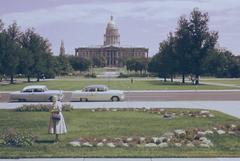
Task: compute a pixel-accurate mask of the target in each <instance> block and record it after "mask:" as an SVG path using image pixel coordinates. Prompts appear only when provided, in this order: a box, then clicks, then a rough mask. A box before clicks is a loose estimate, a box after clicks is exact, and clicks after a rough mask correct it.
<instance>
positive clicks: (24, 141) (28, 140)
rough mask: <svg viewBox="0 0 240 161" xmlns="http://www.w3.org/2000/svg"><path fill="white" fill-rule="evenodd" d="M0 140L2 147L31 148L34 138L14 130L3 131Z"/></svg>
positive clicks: (29, 133)
mask: <svg viewBox="0 0 240 161" xmlns="http://www.w3.org/2000/svg"><path fill="white" fill-rule="evenodd" d="M1 140H2V143H3V144H4V145H11V146H31V145H33V143H34V141H35V140H36V137H35V136H33V135H32V133H31V132H29V131H28V132H19V131H17V130H16V129H14V128H7V129H4V130H3V131H2V133H1Z"/></svg>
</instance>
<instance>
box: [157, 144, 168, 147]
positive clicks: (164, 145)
mask: <svg viewBox="0 0 240 161" xmlns="http://www.w3.org/2000/svg"><path fill="white" fill-rule="evenodd" d="M158 147H160V148H167V147H168V143H161V144H159V145H158Z"/></svg>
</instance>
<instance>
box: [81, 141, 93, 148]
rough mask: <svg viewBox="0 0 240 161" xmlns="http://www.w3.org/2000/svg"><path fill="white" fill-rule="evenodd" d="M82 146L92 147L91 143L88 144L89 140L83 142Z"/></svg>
mask: <svg viewBox="0 0 240 161" xmlns="http://www.w3.org/2000/svg"><path fill="white" fill-rule="evenodd" d="M82 146H85V147H93V145H92V144H90V143H89V142H85V143H83V144H82Z"/></svg>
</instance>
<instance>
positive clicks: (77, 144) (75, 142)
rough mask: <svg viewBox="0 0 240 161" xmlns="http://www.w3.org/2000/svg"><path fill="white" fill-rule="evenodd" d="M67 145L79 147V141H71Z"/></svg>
mask: <svg viewBox="0 0 240 161" xmlns="http://www.w3.org/2000/svg"><path fill="white" fill-rule="evenodd" d="M69 144H70V145H72V146H81V144H80V142H79V141H71V142H70V143H69Z"/></svg>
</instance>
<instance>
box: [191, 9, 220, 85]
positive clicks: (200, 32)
mask: <svg viewBox="0 0 240 161" xmlns="http://www.w3.org/2000/svg"><path fill="white" fill-rule="evenodd" d="M208 22H209V17H208V13H202V12H201V11H199V10H198V9H194V10H193V11H192V12H191V14H190V20H189V25H188V26H189V27H188V28H189V32H190V40H191V41H190V42H189V44H190V48H189V50H190V54H191V72H192V73H193V74H195V76H196V78H197V79H196V84H198V83H199V82H198V80H199V75H200V74H202V72H203V70H202V69H203V67H202V64H203V62H204V61H205V59H206V57H207V56H208V55H209V53H210V51H211V50H212V49H213V48H214V46H215V44H216V43H217V40H218V33H217V32H215V31H209V28H208Z"/></svg>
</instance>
